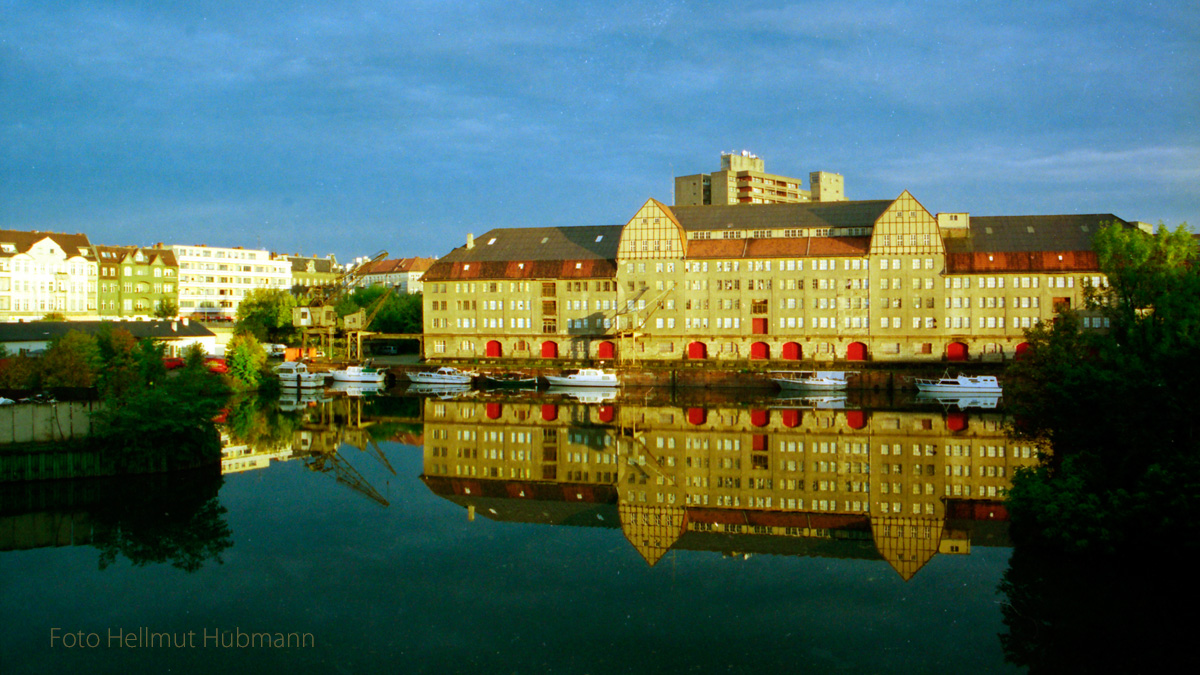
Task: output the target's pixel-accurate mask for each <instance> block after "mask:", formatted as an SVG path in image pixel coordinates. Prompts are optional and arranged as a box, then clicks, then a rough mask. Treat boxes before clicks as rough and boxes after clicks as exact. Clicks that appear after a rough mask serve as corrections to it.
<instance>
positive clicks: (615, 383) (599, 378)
mask: <svg viewBox="0 0 1200 675" xmlns="http://www.w3.org/2000/svg"><path fill="white" fill-rule="evenodd" d="M543 377H545V378H546V381H547V382H549V383H550V386H551V387H619V386H621V382H620V380H618V379H617V374H616V373H611V372H609V371H606V370H600V369H599V368H580V369H579V370H577V371H575V372H573V373H569V374H567V375H563V376H555V375H545V376H543Z"/></svg>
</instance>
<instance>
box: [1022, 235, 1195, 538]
mask: <svg viewBox="0 0 1200 675" xmlns="http://www.w3.org/2000/svg"><path fill="white" fill-rule="evenodd" d="M1095 248H1096V252H1097V254H1098V257H1099V259H1100V262H1101V267H1102V270H1103V271H1104V273H1105V274H1106V276H1107V278H1108V282H1109V285H1108V287H1107V288H1104V287H1101V288H1094V289H1090V292H1089V296H1090V300H1089V310H1091V311H1097V312H1100V313H1101V314H1102V315H1103V316H1104V317H1105V318H1107V319H1108V320H1109V330H1107V331H1103V330H1095V329H1089V328H1085V327H1084V326H1083V322H1082V321H1081V318H1080V315H1079V313H1078V312H1071V311H1065V312H1062V313H1060V315H1059V317H1058V318H1057V319H1056V321H1055V322H1054V323H1052V324H1043V325H1042V326H1040V327H1038V328H1035V329H1032V330H1030V331H1028V332H1027V334H1026V339H1027V340H1028V341H1029V344H1030V345H1031V349H1030V350H1029V351H1028V352H1026V355H1025V358H1023V359H1022V360H1020V361H1018V362H1016V363H1015V364H1014V365H1013V366H1012V367H1011V368H1010V370H1009V381H1008V384H1006V391H1005V399H1006V401H1007V402H1010V404H1009V408H1010V410H1011V411H1012V412H1013V413H1014V416H1015V419H1016V423H1015V432H1016V433H1017V434H1019V435H1021V436H1024V437H1026V438H1031V439H1033V440H1036V441H1038V442H1039V443H1040V445H1041V446H1042V447H1043V448H1044V449H1048V450H1049V456H1048V458H1047V460H1048V461H1046V462H1045V463H1044V465H1043V466H1041V467H1039V468H1037V469H1032V470H1026V471H1021V472H1018V474H1017V476H1016V477H1015V478H1014V481H1013V488H1012V490H1011V492H1010V493H1009V506H1010V512H1011V513H1012V526H1013V534H1014V538H1017V539H1018V540H1020V539H1022V538H1024V539H1027V540H1029V541H1035V542H1037V543H1038V544H1039V545H1044V546H1048V547H1051V548H1054V549H1058V550H1063V551H1096V550H1100V551H1105V552H1118V551H1123V550H1130V549H1132V548H1134V547H1136V546H1141V547H1147V546H1154V545H1164V544H1165V543H1166V542H1167V541H1172V542H1186V545H1188V546H1193V547H1195V546H1197V545H1198V544H1200V452H1198V451H1200V435H1198V431H1200V428H1198V422H1197V418H1196V415H1195V406H1196V404H1197V403H1198V402H1200V399H1198V398H1197V394H1196V392H1197V391H1200V389H1198V388H1197V387H1200V381H1198V378H1200V267H1198V266H1197V264H1196V251H1195V248H1194V247H1193V244H1192V241H1191V237H1190V235H1187V234H1186V230H1183V229H1182V228H1180V229H1177V230H1175V231H1174V232H1167V231H1166V230H1165V228H1160V230H1159V232H1158V234H1157V235H1154V236H1151V235H1147V234H1145V233H1143V232H1140V231H1138V230H1131V229H1126V228H1119V227H1117V226H1115V225H1114V226H1109V227H1106V228H1104V229H1103V230H1101V232H1100V233H1098V234H1097V236H1096V239H1095Z"/></svg>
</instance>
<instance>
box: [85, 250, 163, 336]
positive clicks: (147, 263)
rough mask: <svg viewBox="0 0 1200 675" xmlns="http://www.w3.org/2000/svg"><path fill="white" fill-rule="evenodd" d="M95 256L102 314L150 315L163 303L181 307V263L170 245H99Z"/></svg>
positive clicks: (98, 299)
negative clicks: (164, 246) (176, 258)
mask: <svg viewBox="0 0 1200 675" xmlns="http://www.w3.org/2000/svg"><path fill="white" fill-rule="evenodd" d="M95 257H96V263H97V267H98V278H99V284H98V288H97V294H96V297H97V303H96V310H97V314H98V315H99V316H100V317H101V318H114V317H145V318H149V317H151V316H153V315H154V314H155V312H157V311H158V310H159V309H160V308H161V307H162V306H163V303H167V306H168V307H175V308H176V312H177V311H178V307H179V263H178V262H177V261H176V260H175V252H174V251H172V250H171V249H167V248H141V247H137V246H96V247H95ZM174 313H175V312H172V314H174Z"/></svg>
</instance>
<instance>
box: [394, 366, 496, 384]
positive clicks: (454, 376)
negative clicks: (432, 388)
mask: <svg viewBox="0 0 1200 675" xmlns="http://www.w3.org/2000/svg"><path fill="white" fill-rule="evenodd" d="M478 376H479V373H476V372H471V371H466V370H459V369H458V368H451V367H450V366H442V367H441V368H438V369H437V370H427V371H414V372H411V373H408V379H409V380H410V381H411V382H412V383H413V384H471V380H472V379H473V378H475V377H478Z"/></svg>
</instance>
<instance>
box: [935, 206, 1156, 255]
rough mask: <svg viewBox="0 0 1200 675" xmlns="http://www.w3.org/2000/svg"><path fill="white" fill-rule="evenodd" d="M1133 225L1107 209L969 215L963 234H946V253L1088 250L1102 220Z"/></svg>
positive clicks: (1103, 221)
mask: <svg viewBox="0 0 1200 675" xmlns="http://www.w3.org/2000/svg"><path fill="white" fill-rule="evenodd" d="M1112 222H1115V223H1118V224H1120V225H1121V226H1123V227H1133V225H1131V224H1130V223H1127V222H1125V221H1124V220H1121V219H1120V218H1118V217H1116V216H1114V215H1112V214H1111V213H1103V214H1085V215H1060V216H978V217H977V216H971V221H970V224H971V227H970V231H969V233H968V235H967V236H966V237H947V238H946V240H945V241H946V252H947V253H982V252H996V253H1007V252H1019V251H1091V250H1092V237H1093V236H1094V235H1095V234H1096V232H1097V231H1099V230H1100V228H1101V227H1102V226H1103V225H1104V224H1105V223H1112Z"/></svg>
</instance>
